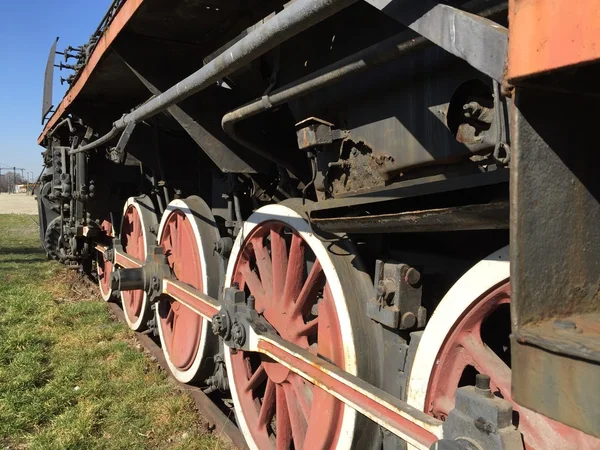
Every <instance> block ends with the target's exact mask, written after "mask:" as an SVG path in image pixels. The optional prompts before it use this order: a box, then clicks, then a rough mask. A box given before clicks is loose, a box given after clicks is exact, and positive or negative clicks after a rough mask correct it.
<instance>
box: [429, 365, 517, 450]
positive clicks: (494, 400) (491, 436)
mask: <svg viewBox="0 0 600 450" xmlns="http://www.w3.org/2000/svg"><path fill="white" fill-rule="evenodd" d="M512 413H513V410H512V405H511V403H510V402H508V401H506V400H504V399H502V398H499V397H496V396H495V395H494V394H493V393H492V391H491V390H490V377H489V376H487V375H483V374H477V378H476V386H465V387H462V388H459V389H458V391H457V392H456V404H455V406H454V409H453V410H452V411H450V414H449V415H448V418H447V419H446V421H445V422H444V425H443V429H444V439H443V440H442V441H441V442H439V443H436V444H438V445H437V446H436V444H434V445H433V446H432V448H435V449H439V450H443V449H454V448H457V449H459V448H463V449H465V450H471V449H473V450H479V449H485V450H522V449H523V440H522V437H521V433H519V432H518V431H517V429H516V428H515V426H514V425H513V423H512ZM444 441H446V442H444ZM450 442H452V445H448V444H449V443H450ZM440 444H442V445H440ZM457 445H458V446H457Z"/></svg>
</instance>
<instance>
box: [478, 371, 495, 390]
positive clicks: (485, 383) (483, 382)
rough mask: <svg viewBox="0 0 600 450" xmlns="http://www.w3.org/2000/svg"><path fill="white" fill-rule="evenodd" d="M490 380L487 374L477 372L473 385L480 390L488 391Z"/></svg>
mask: <svg viewBox="0 0 600 450" xmlns="http://www.w3.org/2000/svg"><path fill="white" fill-rule="evenodd" d="M490 381H491V379H490V376H489V375H485V374H483V373H478V374H477V375H476V376H475V387H476V388H477V389H480V390H482V391H489V390H490Z"/></svg>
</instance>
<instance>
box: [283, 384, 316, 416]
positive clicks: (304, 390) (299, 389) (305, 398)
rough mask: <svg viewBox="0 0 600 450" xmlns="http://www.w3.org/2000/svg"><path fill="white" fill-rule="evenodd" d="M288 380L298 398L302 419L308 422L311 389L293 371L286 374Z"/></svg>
mask: <svg viewBox="0 0 600 450" xmlns="http://www.w3.org/2000/svg"><path fill="white" fill-rule="evenodd" d="M287 380H288V382H289V383H290V387H291V388H292V389H293V390H294V391H295V392H296V399H297V400H298V406H299V407H300V411H301V412H302V415H303V416H304V419H305V420H306V421H307V422H308V418H309V417H310V407H311V406H310V403H311V401H312V390H311V388H310V386H308V385H307V384H306V382H305V381H304V380H303V379H302V378H301V377H300V376H299V375H296V374H295V373H293V374H290V375H289V376H288V379H287Z"/></svg>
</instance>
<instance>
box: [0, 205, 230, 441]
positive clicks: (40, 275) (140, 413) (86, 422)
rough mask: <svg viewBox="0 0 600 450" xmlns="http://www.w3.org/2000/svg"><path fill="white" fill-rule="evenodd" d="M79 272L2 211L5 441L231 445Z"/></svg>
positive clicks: (0, 375) (1, 432) (0, 401)
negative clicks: (53, 257) (210, 428)
mask: <svg viewBox="0 0 600 450" xmlns="http://www.w3.org/2000/svg"><path fill="white" fill-rule="evenodd" d="M77 277H78V275H77V274H76V273H74V272H72V271H69V270H68V269H66V268H64V267H63V266H61V265H60V264H57V263H54V262H49V261H47V260H46V257H45V254H44V253H43V252H42V251H41V250H40V248H39V238H38V231H37V227H36V225H35V224H34V223H33V221H32V220H31V217H29V216H23V215H0V446H1V448H4V449H13V448H14V449H20V448H31V449H88V448H98V449H125V448H127V449H146V448H148V449H211V450H213V449H225V448H229V445H228V444H227V443H225V442H224V441H221V440H220V439H219V438H218V436H215V435H212V434H210V433H208V432H205V431H204V430H205V429H206V427H205V425H206V424H204V423H203V422H202V421H201V419H200V418H199V417H198V415H197V413H196V410H195V409H194V406H193V402H192V400H191V398H190V397H189V396H187V395H185V394H184V393H182V392H180V391H178V390H177V389H176V387H175V385H174V384H173V383H172V382H171V381H170V380H169V378H168V377H167V376H166V374H165V373H164V372H163V371H162V370H160V369H159V368H158V367H157V366H156V363H153V362H152V361H151V359H150V357H149V356H148V355H147V354H146V353H144V352H143V350H142V348H141V346H140V345H139V344H137V342H136V340H135V338H134V336H133V334H132V333H131V332H130V331H129V330H128V329H127V328H126V327H125V326H124V325H122V324H121V323H117V322H115V321H114V320H113V319H111V317H110V315H109V312H108V309H107V307H106V305H105V304H104V303H103V302H102V300H101V299H100V298H99V296H97V295H96V294H95V292H92V291H90V290H89V289H87V288H85V287H82V285H81V283H79V282H78V280H77Z"/></svg>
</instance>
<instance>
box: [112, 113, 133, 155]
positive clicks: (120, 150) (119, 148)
mask: <svg viewBox="0 0 600 450" xmlns="http://www.w3.org/2000/svg"><path fill="white" fill-rule="evenodd" d="M135 125H136V123H135V122H130V123H128V124H127V126H126V127H125V130H124V131H123V134H121V137H120V138H119V142H117V145H116V146H115V147H113V148H111V149H110V160H111V161H112V162H114V163H116V164H123V162H124V161H125V146H127V143H128V142H129V138H130V137H131V133H133V129H134V128H135Z"/></svg>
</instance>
